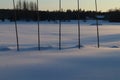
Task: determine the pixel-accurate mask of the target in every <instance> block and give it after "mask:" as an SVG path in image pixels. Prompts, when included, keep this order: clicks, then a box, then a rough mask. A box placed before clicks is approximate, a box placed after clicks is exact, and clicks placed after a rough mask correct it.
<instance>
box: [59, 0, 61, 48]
mask: <svg viewBox="0 0 120 80" xmlns="http://www.w3.org/2000/svg"><path fill="white" fill-rule="evenodd" d="M59 13H60V14H59V18H60V15H61V0H59ZM59 50H61V18H60V19H59Z"/></svg>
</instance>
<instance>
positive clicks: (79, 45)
mask: <svg viewBox="0 0 120 80" xmlns="http://www.w3.org/2000/svg"><path fill="white" fill-rule="evenodd" d="M77 6H78V16H77V17H78V48H79V49H80V47H81V41H80V14H79V11H80V8H79V7H80V5H79V0H77Z"/></svg>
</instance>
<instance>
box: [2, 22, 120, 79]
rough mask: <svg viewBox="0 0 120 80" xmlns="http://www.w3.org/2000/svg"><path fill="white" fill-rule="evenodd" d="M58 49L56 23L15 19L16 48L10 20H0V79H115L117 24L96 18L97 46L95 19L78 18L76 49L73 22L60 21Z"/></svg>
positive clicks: (119, 68)
mask: <svg viewBox="0 0 120 80" xmlns="http://www.w3.org/2000/svg"><path fill="white" fill-rule="evenodd" d="M62 23H63V24H62V50H59V49H58V27H59V26H58V24H57V23H54V22H46V21H45V22H40V34H41V51H39V50H38V48H37V23H36V22H18V32H19V43H20V51H17V50H16V40H15V29H14V23H13V22H0V80H119V79H120V76H119V74H120V64H119V62H120V37H119V36H120V32H119V30H120V27H119V23H109V22H107V21H100V24H102V25H99V29H100V48H97V42H96V40H97V39H96V26H95V25H91V24H94V23H95V21H92V20H89V21H87V22H83V21H81V46H82V47H81V49H78V48H77V44H78V43H77V42H78V39H77V21H71V22H62Z"/></svg>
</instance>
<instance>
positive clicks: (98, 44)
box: [95, 0, 100, 48]
mask: <svg viewBox="0 0 120 80" xmlns="http://www.w3.org/2000/svg"><path fill="white" fill-rule="evenodd" d="M95 9H96V13H97V11H98V9H97V0H95ZM96 27H97V47H98V48H99V47H100V42H99V41H100V40H99V26H98V18H97V15H96Z"/></svg>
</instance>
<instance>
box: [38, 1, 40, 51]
mask: <svg viewBox="0 0 120 80" xmlns="http://www.w3.org/2000/svg"><path fill="white" fill-rule="evenodd" d="M37 21H38V50H40V24H39V2H38V0H37Z"/></svg>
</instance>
